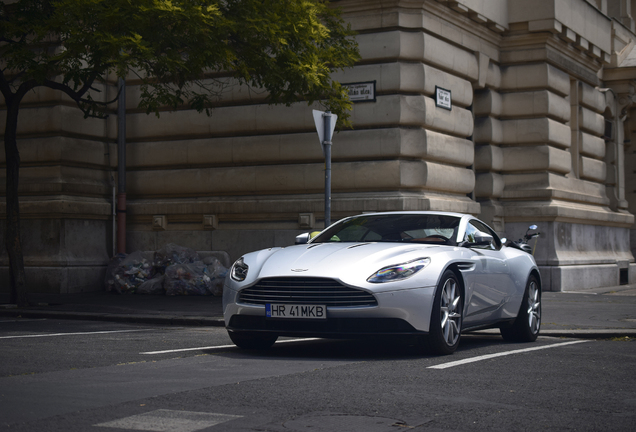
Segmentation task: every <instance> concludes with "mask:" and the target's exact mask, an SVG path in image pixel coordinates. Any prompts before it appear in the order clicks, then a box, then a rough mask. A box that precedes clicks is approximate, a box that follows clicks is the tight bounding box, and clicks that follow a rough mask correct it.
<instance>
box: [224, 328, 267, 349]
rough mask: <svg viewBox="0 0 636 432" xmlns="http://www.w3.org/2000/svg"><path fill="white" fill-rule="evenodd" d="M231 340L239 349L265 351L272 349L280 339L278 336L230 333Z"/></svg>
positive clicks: (255, 333) (256, 333)
mask: <svg viewBox="0 0 636 432" xmlns="http://www.w3.org/2000/svg"><path fill="white" fill-rule="evenodd" d="M228 335H230V339H232V342H234V345H236V346H237V347H239V348H243V349H252V350H265V349H268V348H271V347H272V345H274V343H275V342H276V339H278V335H271V334H267V333H258V332H241V331H239V332H236V331H229V332H228Z"/></svg>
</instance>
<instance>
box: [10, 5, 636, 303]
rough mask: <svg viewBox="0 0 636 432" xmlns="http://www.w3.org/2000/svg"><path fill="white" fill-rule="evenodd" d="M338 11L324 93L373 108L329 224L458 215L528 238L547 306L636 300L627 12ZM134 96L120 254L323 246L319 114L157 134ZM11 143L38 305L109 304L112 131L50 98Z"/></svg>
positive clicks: (251, 99)
mask: <svg viewBox="0 0 636 432" xmlns="http://www.w3.org/2000/svg"><path fill="white" fill-rule="evenodd" d="M333 4H334V6H335V7H339V8H341V9H342V11H343V16H344V17H345V19H346V20H347V21H348V22H350V23H351V25H352V27H353V28H354V29H355V30H356V31H357V32H358V35H357V37H356V38H357V41H358V43H359V47H360V52H361V56H362V59H361V61H360V62H359V64H358V65H356V66H355V67H354V68H352V69H350V70H347V71H345V72H340V73H338V74H337V75H336V76H335V78H336V79H337V80H339V81H340V82H342V83H348V84H353V83H365V85H366V86H367V88H370V89H373V92H374V94H373V98H372V99H370V100H367V101H362V102H359V103H355V104H354V108H353V112H352V120H353V124H354V128H353V129H351V130H343V131H341V132H339V133H337V134H336V135H335V136H334V139H333V172H332V176H333V185H332V190H333V196H332V220H336V219H338V218H340V217H344V216H348V215H351V214H357V213H360V212H370V211H394V210H442V211H457V212H464V213H472V214H475V215H478V216H480V217H481V218H482V219H483V220H485V221H486V222H487V223H489V224H490V225H491V226H492V227H493V228H494V229H495V230H496V231H497V232H499V233H500V234H501V235H502V236H504V237H508V238H511V239H517V238H519V237H521V235H523V233H524V232H525V230H526V228H527V226H528V225H530V224H537V225H539V230H540V231H541V233H542V234H541V236H540V237H539V239H538V243H537V245H536V253H535V257H536V259H537V263H538V264H539V266H540V268H541V273H542V278H543V289H544V290H553V291H562V290H578V289H585V288H592V287H599V286H613V285H618V284H620V283H636V264H634V249H636V225H635V223H634V216H633V214H634V213H636V174H635V173H636V144H632V143H631V139H632V136H633V137H634V139H635V142H636V96H635V93H636V35H635V33H634V32H635V24H634V17H636V0H533V1H527V0H458V1H448V0H339V1H333ZM114 84H115V83H114V82H113V86H112V87H111V88H109V89H106V91H105V92H104V98H105V99H107V98H108V96H109V95H110V96H112V95H113V94H114V93H115V92H116V88H115V86H114ZM438 90H441V92H443V93H444V94H445V95H447V96H448V95H450V99H448V100H447V101H446V102H447V103H449V104H450V106H449V105H444V104H443V103H440V100H439V99H438V97H437V95H438V93H437V92H438ZM138 92H139V89H138V87H137V83H135V81H133V80H129V81H128V82H127V114H126V121H127V127H126V140H127V152H126V158H127V162H126V169H127V175H126V180H127V187H126V193H127V198H128V205H127V221H128V227H127V249H128V252H132V251H134V250H157V249H159V248H160V247H161V246H162V245H164V244H165V243H170V242H171V243H177V244H180V245H183V246H189V247H192V248H194V249H196V250H220V251H227V252H228V253H229V254H230V257H231V258H232V259H236V258H238V257H239V256H240V255H241V254H243V253H245V252H248V251H251V250H256V249H259V248H266V247H272V246H285V245H289V244H291V243H293V239H294V236H295V235H297V234H299V233H301V232H304V231H309V230H317V229H320V228H322V227H323V226H324V195H323V191H324V158H323V154H322V150H321V147H320V143H319V141H318V138H317V134H316V131H315V126H314V121H313V117H312V107H307V105H306V104H297V105H296V106H293V107H291V108H287V107H277V106H268V105H266V104H265V95H264V94H263V93H262V92H259V91H257V90H254V89H249V88H247V87H242V86H232V85H229V86H228V90H227V92H226V93H225V94H224V96H223V98H222V99H221V100H220V103H219V106H218V107H217V108H216V109H215V110H214V111H213V112H212V115H211V117H207V116H205V115H202V114H197V113H196V112H194V111H188V110H180V111H176V112H164V113H162V114H161V116H160V117H159V118H157V117H155V116H147V115H146V114H145V113H144V112H142V111H141V110H138V109H137V108H136V107H137V102H138ZM109 93H110V94H109ZM449 108H450V109H449ZM0 109H1V108H0ZM0 116H2V114H1V113H0ZM19 134H20V135H19V141H18V145H19V148H20V152H21V159H22V169H21V183H20V193H21V216H22V231H23V237H22V241H23V247H24V251H25V264H26V267H27V278H28V283H29V286H30V289H31V290H32V291H40V292H42V291H44V292H77V291H85V290H99V289H102V283H101V281H102V277H103V273H104V270H105V266H106V264H107V263H108V260H109V258H110V256H112V254H113V196H114V188H115V185H116V184H117V183H116V168H117V146H116V138H117V118H116V116H115V115H111V116H110V117H109V118H108V119H106V120H96V119H90V120H84V119H83V118H82V115H81V113H80V112H79V111H78V110H77V109H76V108H74V107H73V105H72V103H71V102H70V101H68V100H66V99H65V98H64V97H63V96H62V95H61V94H57V93H55V92H45V91H44V92H38V93H37V94H32V95H30V96H29V97H28V99H27V100H25V102H24V103H23V108H22V110H21V113H20V129H19ZM3 162H4V152H2V154H1V155H0V163H3ZM0 175H1V176H2V178H1V179H0V183H3V184H4V171H2V172H1V173H0ZM2 190H4V188H2ZM0 193H2V192H0ZM0 216H2V217H3V218H4V207H2V205H1V204H0ZM3 223H4V222H0V226H2V225H1V224H3ZM3 231H4V230H3ZM0 242H2V252H1V253H2V255H0V278H2V279H1V280H2V281H3V282H2V283H1V284H0V285H2V286H5V285H8V283H7V284H5V282H4V281H8V274H7V273H8V270H7V264H8V263H7V255H6V252H5V251H4V243H3V242H4V239H1V240H0Z"/></svg>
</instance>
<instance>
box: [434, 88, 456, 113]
mask: <svg viewBox="0 0 636 432" xmlns="http://www.w3.org/2000/svg"><path fill="white" fill-rule="evenodd" d="M435 106H437V107H438V108H444V109H447V110H449V111H450V110H452V109H453V99H452V97H451V91H450V90H447V89H445V88H442V87H438V86H435Z"/></svg>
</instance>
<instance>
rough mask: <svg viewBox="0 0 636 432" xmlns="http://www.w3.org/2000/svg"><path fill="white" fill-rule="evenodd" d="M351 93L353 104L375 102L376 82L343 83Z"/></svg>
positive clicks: (350, 98)
mask: <svg viewBox="0 0 636 432" xmlns="http://www.w3.org/2000/svg"><path fill="white" fill-rule="evenodd" d="M342 86H343V87H344V88H346V89H347V91H348V92H349V100H351V102H375V101H376V99H375V81H367V82H358V83H346V84H345V83H343V84H342Z"/></svg>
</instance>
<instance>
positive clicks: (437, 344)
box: [426, 270, 464, 355]
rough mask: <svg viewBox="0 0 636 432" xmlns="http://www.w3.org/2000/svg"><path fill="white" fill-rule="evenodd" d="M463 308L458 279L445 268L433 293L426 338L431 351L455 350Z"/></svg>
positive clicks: (444, 351)
mask: <svg viewBox="0 0 636 432" xmlns="http://www.w3.org/2000/svg"><path fill="white" fill-rule="evenodd" d="M463 308H464V301H463V299H462V292H461V287H460V284H459V279H458V278H457V275H456V274H455V273H454V272H453V271H451V270H446V271H445V272H444V274H443V275H442V279H441V280H440V282H439V285H438V288H437V291H436V293H435V299H434V301H433V309H432V313H431V325H430V328H429V334H428V337H427V338H426V345H427V348H428V350H429V351H430V352H431V353H433V354H441V355H448V354H452V353H453V352H455V350H456V349H457V346H458V345H459V337H460V334H461V331H462V312H463Z"/></svg>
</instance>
